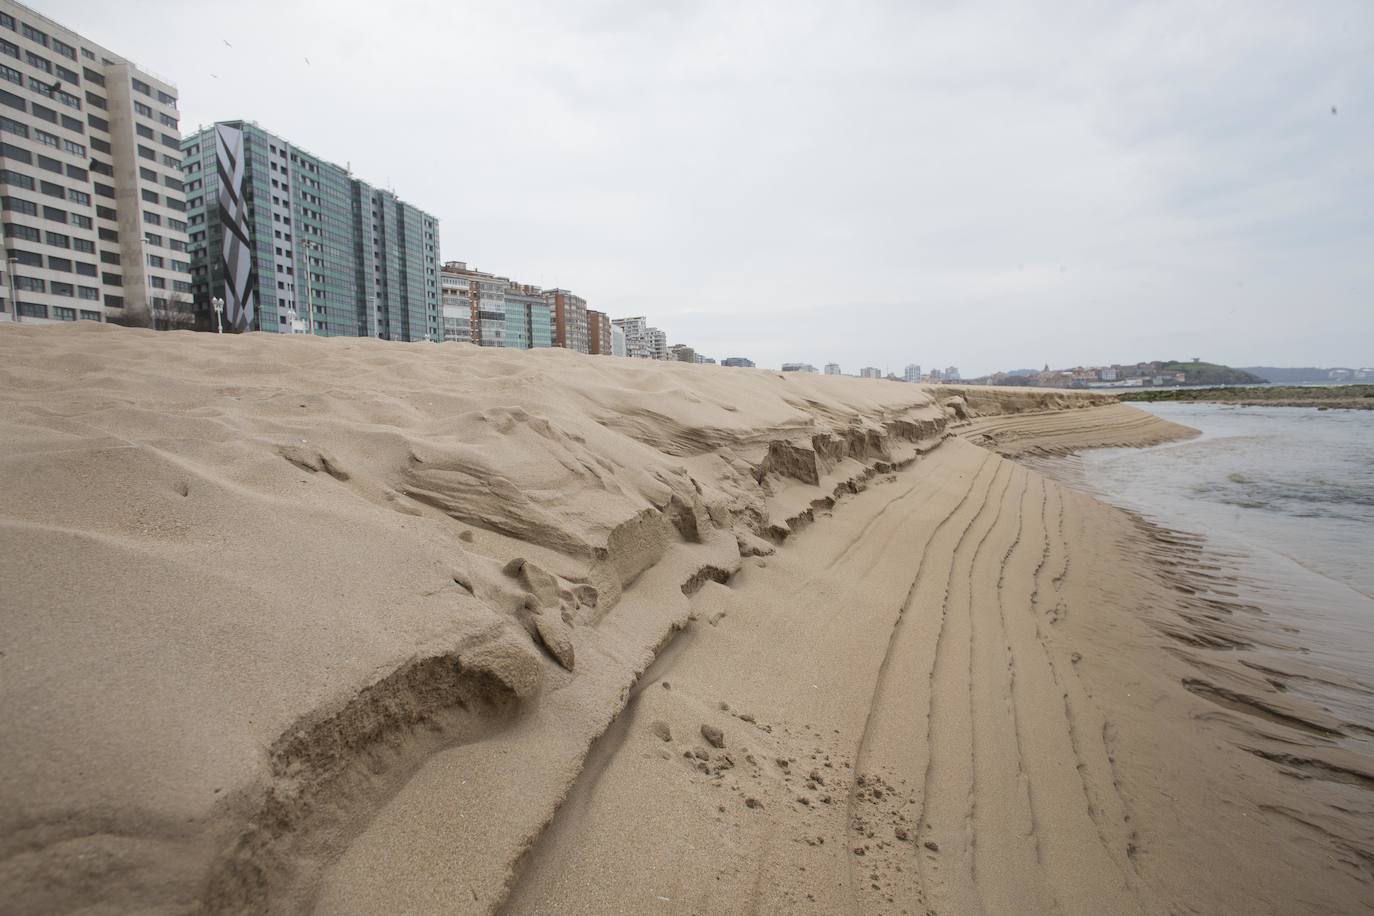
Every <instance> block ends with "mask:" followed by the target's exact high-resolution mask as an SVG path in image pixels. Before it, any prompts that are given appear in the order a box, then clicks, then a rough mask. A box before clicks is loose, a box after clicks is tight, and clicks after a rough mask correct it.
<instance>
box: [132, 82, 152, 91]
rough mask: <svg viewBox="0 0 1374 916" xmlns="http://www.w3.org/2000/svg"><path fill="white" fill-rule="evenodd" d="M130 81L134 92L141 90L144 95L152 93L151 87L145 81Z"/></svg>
mask: <svg viewBox="0 0 1374 916" xmlns="http://www.w3.org/2000/svg"><path fill="white" fill-rule="evenodd" d="M131 82H132V84H133V87H134V92H141V93H143V94H144V95H150V94H151V93H152V87H151V86H149V85H148V84H147V83H145V82H143V80H141V79H133V80H131Z"/></svg>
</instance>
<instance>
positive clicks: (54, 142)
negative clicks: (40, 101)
mask: <svg viewBox="0 0 1374 916" xmlns="http://www.w3.org/2000/svg"><path fill="white" fill-rule="evenodd" d="M35 107H36V106H35ZM33 138H34V139H35V140H37V141H38V142H39V143H41V144H43V145H44V146H51V147H53V148H54V149H58V148H60V147H61V146H62V139H61V138H60V137H58V136H57V135H56V134H50V133H48V132H47V131H46V130H39V129H38V128H37V127H35V128H34V129H33Z"/></svg>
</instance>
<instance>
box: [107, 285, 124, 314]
mask: <svg viewBox="0 0 1374 916" xmlns="http://www.w3.org/2000/svg"><path fill="white" fill-rule="evenodd" d="M115 285H116V286H119V285H122V284H118V283H117V284H115ZM105 308H107V309H122V308H124V297H123V296H112V295H110V294H108V293H107V294H106V295H105Z"/></svg>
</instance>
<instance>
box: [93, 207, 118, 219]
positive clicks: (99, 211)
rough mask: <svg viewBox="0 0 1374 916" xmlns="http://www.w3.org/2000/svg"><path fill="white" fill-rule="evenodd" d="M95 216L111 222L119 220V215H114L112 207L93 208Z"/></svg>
mask: <svg viewBox="0 0 1374 916" xmlns="http://www.w3.org/2000/svg"><path fill="white" fill-rule="evenodd" d="M95 215H96V216H98V217H100V218H101V219H108V220H110V221H112V222H113V221H115V220H118V219H119V215H118V214H117V213H115V211H114V208H113V207H100V206H97V207H96V208H95Z"/></svg>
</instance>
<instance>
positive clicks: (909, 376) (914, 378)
mask: <svg viewBox="0 0 1374 916" xmlns="http://www.w3.org/2000/svg"><path fill="white" fill-rule="evenodd" d="M902 378H903V379H904V380H905V381H908V382H919V381H920V380H921V367H920V366H919V365H918V364H917V363H909V364H908V365H907V367H906V372H904V373H902Z"/></svg>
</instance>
